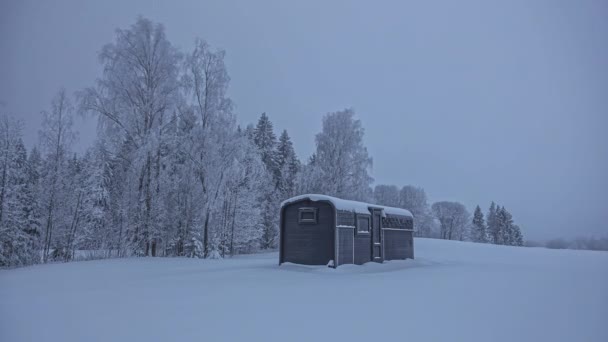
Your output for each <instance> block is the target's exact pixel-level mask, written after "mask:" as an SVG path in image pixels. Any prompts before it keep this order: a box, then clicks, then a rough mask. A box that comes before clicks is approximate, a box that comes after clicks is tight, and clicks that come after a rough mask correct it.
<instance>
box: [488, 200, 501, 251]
mask: <svg viewBox="0 0 608 342" xmlns="http://www.w3.org/2000/svg"><path fill="white" fill-rule="evenodd" d="M497 211H498V209H497V205H496V203H494V201H492V203H491V204H490V208H489V209H488V215H487V233H488V240H489V242H490V243H493V244H499V241H500V227H499V226H498V222H497Z"/></svg>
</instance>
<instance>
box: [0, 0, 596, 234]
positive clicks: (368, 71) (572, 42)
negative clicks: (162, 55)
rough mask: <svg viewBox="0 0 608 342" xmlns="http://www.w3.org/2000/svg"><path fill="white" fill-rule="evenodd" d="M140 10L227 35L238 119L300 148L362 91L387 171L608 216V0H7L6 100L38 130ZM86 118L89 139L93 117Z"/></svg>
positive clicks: (581, 215)
mask: <svg viewBox="0 0 608 342" xmlns="http://www.w3.org/2000/svg"><path fill="white" fill-rule="evenodd" d="M138 15H143V16H145V17H148V18H150V19H152V20H154V21H159V22H162V23H163V24H165V26H166V30H167V35H168V37H169V39H170V40H171V41H172V42H173V43H174V44H175V45H176V46H178V47H179V48H181V49H190V48H191V46H192V42H193V40H194V38H195V37H197V36H200V37H202V38H204V39H206V40H207V41H208V42H209V43H210V44H212V45H213V46H214V47H219V48H222V49H225V50H226V51H227V57H226V62H227V66H228V71H229V73H230V76H231V78H232V82H231V86H230V91H229V94H230V96H231V97H232V98H233V100H234V101H235V102H236V104H237V113H238V116H239V121H240V122H241V123H243V124H246V123H250V122H255V121H256V120H257V118H258V116H259V115H260V113H261V112H266V113H268V115H269V116H270V118H271V120H272V121H273V123H274V124H275V128H276V129H277V131H278V130H282V129H287V130H288V131H289V133H290V135H291V136H292V138H293V141H294V144H295V147H296V151H297V152H298V154H299V155H300V156H301V157H302V158H307V157H308V156H309V155H310V154H311V152H312V151H313V149H314V135H315V134H316V133H317V132H318V131H319V130H320V127H321V117H322V116H323V114H325V113H326V112H328V111H335V110H340V109H343V108H345V107H354V108H355V110H356V112H357V115H358V117H359V118H360V119H361V120H362V122H363V125H364V127H365V128H366V144H367V146H368V148H369V151H370V153H371V155H372V156H373V158H374V168H373V176H374V177H375V179H376V183H389V184H397V185H399V186H401V185H405V184H414V185H419V186H422V187H424V188H425V189H426V190H427V193H428V195H429V197H430V200H431V201H436V200H458V201H462V202H463V203H465V204H466V205H467V206H468V207H469V209H470V210H472V209H473V208H474V205H475V204H477V203H479V204H481V205H482V207H483V208H484V210H485V209H487V206H488V205H489V202H490V201H491V200H496V201H498V202H499V203H500V204H502V205H505V206H506V207H507V208H508V209H510V211H511V212H512V213H513V215H514V217H515V219H516V222H517V223H519V224H520V225H521V226H522V227H523V230H524V234H525V235H526V237H528V238H531V239H543V238H551V237H557V236H566V237H571V236H576V235H584V234H605V233H608V225H607V223H606V222H608V199H607V198H606V193H607V192H608V176H607V175H608V137H607V134H606V131H607V130H608V2H607V1H603V0H598V1H583V0H576V1H566V0H554V1H541V0H537V1H500V2H498V1H387V2H385V1H374V2H371V1H360V2H355V1H332V2H331V4H328V3H326V1H298V2H296V1H293V2H287V1H272V2H268V1H199V0H191V1H185V2H180V1H116V0H112V1H63V0H62V1H60V0H55V1H23V0H21V1H18V0H2V1H0V102H4V105H3V106H2V107H3V108H0V109H1V110H4V111H6V112H9V113H12V114H13V115H15V116H17V117H19V118H21V119H23V120H24V122H25V124H26V128H25V138H26V142H27V143H28V145H29V146H32V145H33V144H35V143H36V141H37V131H38V129H39V125H40V121H41V118H40V114H39V112H40V111H41V110H42V109H45V108H47V107H48V104H49V102H50V100H51V98H52V96H53V95H54V93H55V92H56V91H57V89H58V88H59V87H60V86H65V87H66V88H67V90H68V91H69V92H72V91H75V90H78V89H80V88H83V87H85V86H89V85H91V84H92V83H93V81H94V79H95V78H96V77H98V76H99V75H100V67H99V64H98V62H97V52H98V51H99V50H100V48H101V47H102V45H103V44H105V43H108V42H111V41H112V40H113V37H114V30H115V29H116V28H117V27H121V28H125V27H127V26H129V25H131V24H132V23H134V21H135V19H136V17H137V16H138ZM77 128H78V129H79V130H80V144H81V147H79V150H84V148H86V146H88V145H89V144H90V143H91V142H92V141H93V139H94V137H95V123H94V121H93V120H92V119H89V120H88V121H85V120H83V119H78V120H77Z"/></svg>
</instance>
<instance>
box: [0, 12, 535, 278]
mask: <svg viewBox="0 0 608 342" xmlns="http://www.w3.org/2000/svg"><path fill="white" fill-rule="evenodd" d="M224 58H225V52H224V51H223V50H218V49H214V48H212V47H210V46H209V45H208V44H207V43H206V42H205V41H204V40H202V39H196V40H195V42H194V46H193V47H192V49H191V50H189V51H185V52H184V51H180V50H179V49H177V48H176V47H175V46H174V45H173V44H172V43H171V42H170V41H169V40H168V39H167V37H166V35H165V28H164V27H163V25H161V24H158V23H154V22H152V21H150V20H148V19H145V18H139V19H138V20H137V21H136V22H135V23H134V24H133V25H132V26H130V27H129V28H126V29H118V30H116V34H115V38H114V40H113V41H112V42H110V43H108V44H106V45H105V46H103V48H102V49H101V51H100V53H99V61H100V63H101V67H102V73H101V75H100V76H99V78H98V79H97V80H95V82H93V83H92V85H91V86H90V87H87V88H84V89H81V90H79V91H77V92H76V93H75V94H72V95H70V94H68V93H67V92H66V91H65V90H63V89H60V90H59V91H58V93H57V95H56V96H55V97H54V99H53V100H52V102H51V104H50V106H49V108H48V109H47V110H45V111H43V112H42V114H41V115H42V118H43V120H42V127H41V129H40V134H39V143H38V144H37V145H36V146H35V147H33V148H32V149H31V150H30V151H28V150H27V149H26V147H25V145H24V143H23V140H22V130H23V124H22V122H20V121H19V120H17V119H15V118H12V117H11V116H9V115H6V114H3V115H2V116H1V117H0V121H1V122H0V163H1V164H0V266H20V265H29V264H34V263H38V262H49V261H69V260H73V259H74V258H75V257H76V255H77V253H78V251H97V252H99V253H101V256H103V257H124V256H187V257H200V258H220V257H225V256H229V255H234V254H238V253H248V252H252V251H256V250H259V249H273V248H276V247H277V243H278V231H279V227H278V226H279V222H278V217H279V215H278V213H279V207H280V203H281V201H282V200H284V199H287V198H289V197H292V196H294V195H297V194H303V193H323V194H328V195H333V196H336V197H340V198H345V199H352V200H361V201H367V202H376V203H378V204H383V205H389V206H395V207H401V208H406V209H409V210H410V211H412V213H413V214H414V216H415V229H416V231H417V235H418V236H427V237H438V238H444V239H458V240H473V241H478V242H491V243H499V244H513V245H521V241H522V240H523V237H522V236H521V231H520V229H519V228H518V227H517V226H516V225H515V224H514V223H513V219H512V217H511V214H509V213H508V212H507V211H506V209H504V207H500V208H499V207H498V206H495V205H494V204H493V205H492V206H491V208H490V211H489V213H488V215H487V224H486V223H485V222H484V218H483V215H481V216H479V215H478V213H477V210H476V213H475V215H474V218H473V219H471V217H469V216H470V215H469V214H468V212H467V211H466V208H465V207H464V205H462V204H460V203H456V202H437V203H434V204H433V205H432V206H429V205H428V204H427V199H426V194H425V192H424V190H423V189H422V188H418V187H414V186H406V187H403V188H401V189H398V188H397V187H396V186H390V185H377V186H376V187H375V188H373V189H372V184H373V181H374V179H373V178H372V177H371V176H370V171H371V167H372V164H373V161H372V158H371V157H370V155H369V153H368V151H367V148H366V147H365V145H364V143H363V137H364V128H363V126H362V124H361V122H360V120H358V119H356V118H355V112H354V110H353V109H349V108H347V109H344V110H341V111H337V112H330V113H327V114H326V115H325V116H324V117H323V122H322V129H321V132H319V133H318V134H317V135H316V136H315V145H316V149H315V152H314V153H313V154H312V156H310V158H308V159H307V160H306V161H301V160H299V159H298V157H297V156H296V153H295V150H294V146H293V143H292V141H291V139H290V136H289V134H288V132H287V131H285V130H284V131H282V132H281V133H280V134H279V136H278V138H277V134H276V133H275V131H274V127H273V124H272V122H271V120H270V118H269V117H268V115H266V114H265V113H264V114H262V115H261V116H260V118H259V120H258V122H257V124H255V125H252V124H251V125H247V126H245V127H242V126H240V125H239V124H238V123H237V118H236V115H235V112H234V103H233V101H232V100H231V99H230V98H229V97H228V96H227V89H228V86H229V82H230V77H229V75H228V72H227V70H226V66H225V63H224ZM75 115H86V116H89V117H92V118H94V119H96V120H97V122H98V129H97V137H96V140H95V143H94V144H93V146H91V147H90V148H89V149H88V150H87V151H86V152H85V153H84V154H83V155H78V154H76V153H74V151H73V147H74V144H75V142H76V138H77V132H75V131H74V129H73V118H74V116H75Z"/></svg>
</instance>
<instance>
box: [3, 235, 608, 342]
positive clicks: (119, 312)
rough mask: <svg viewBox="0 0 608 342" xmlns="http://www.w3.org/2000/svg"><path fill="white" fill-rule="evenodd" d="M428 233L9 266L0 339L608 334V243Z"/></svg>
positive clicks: (563, 337) (602, 337)
mask: <svg viewBox="0 0 608 342" xmlns="http://www.w3.org/2000/svg"><path fill="white" fill-rule="evenodd" d="M415 244H416V256H417V259H416V260H413V261H412V260H409V261H399V262H389V263H385V264H382V265H380V264H367V265H364V266H346V267H341V268H339V269H337V270H333V269H329V268H325V267H303V266H297V265H287V266H285V265H284V266H281V267H278V266H277V265H276V263H277V259H278V256H277V254H276V253H273V254H260V255H252V256H243V257H238V258H234V259H231V260H193V259H177V258H175V259H163V258H147V259H144V258H140V259H115V260H105V261H88V262H76V263H68V264H54V265H41V266H35V267H29V268H23V269H16V270H5V271H0V341H10V342H18V341H61V342H69V341H329V340H333V341H366V342H369V341H405V340H409V341H448V340H449V341H467V342H469V341H509V342H513V341H569V342H572V341H602V342H605V341H608V325H607V322H608V253H605V252H588V251H562V250H548V249H540V248H514V247H502V246H491V245H478V244H472V243H459V242H451V241H440V240H426V239H416V242H415Z"/></svg>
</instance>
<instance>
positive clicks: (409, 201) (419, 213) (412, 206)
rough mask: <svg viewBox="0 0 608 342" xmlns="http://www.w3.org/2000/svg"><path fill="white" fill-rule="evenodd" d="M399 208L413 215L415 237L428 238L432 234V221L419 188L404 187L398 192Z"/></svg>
mask: <svg viewBox="0 0 608 342" xmlns="http://www.w3.org/2000/svg"><path fill="white" fill-rule="evenodd" d="M398 207H399V208H404V209H407V210H409V211H410V212H411V213H412V215H414V230H415V232H416V235H418V236H423V237H430V236H432V234H433V231H432V230H433V226H434V222H433V221H434V219H433V215H432V213H431V210H430V208H429V204H428V202H427V198H426V192H425V191H424V189H423V188H421V187H416V186H413V185H406V186H404V187H403V188H401V190H400V191H399V205H398Z"/></svg>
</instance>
